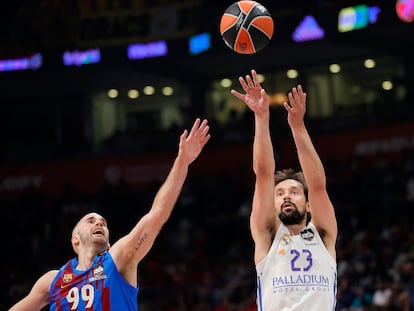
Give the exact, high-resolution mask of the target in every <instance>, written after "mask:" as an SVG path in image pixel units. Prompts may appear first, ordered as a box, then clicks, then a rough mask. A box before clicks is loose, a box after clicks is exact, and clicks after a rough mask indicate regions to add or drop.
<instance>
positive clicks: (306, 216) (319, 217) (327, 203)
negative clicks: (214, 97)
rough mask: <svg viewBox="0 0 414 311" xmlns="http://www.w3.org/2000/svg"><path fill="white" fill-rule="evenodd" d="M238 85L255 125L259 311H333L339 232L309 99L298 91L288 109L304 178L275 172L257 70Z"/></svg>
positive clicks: (253, 213) (252, 225)
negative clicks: (308, 123)
mask: <svg viewBox="0 0 414 311" xmlns="http://www.w3.org/2000/svg"><path fill="white" fill-rule="evenodd" d="M239 81H240V84H241V87H242V88H243V90H244V91H245V94H242V93H239V92H238V91H235V90H232V91H231V93H232V94H233V95H234V96H235V97H237V98H239V99H241V100H242V101H244V103H245V104H246V105H247V106H248V107H249V108H250V109H251V110H252V111H253V113H254V119H255V133H254V134H255V135H254V142H253V170H254V173H255V176H256V180H255V191H254V195H253V203H252V204H253V206H252V211H251V216H250V229H251V234H252V238H253V240H254V244H255V250H254V261H255V265H256V271H257V307H258V311H299V310H300V311H303V310H306V311H333V310H335V305H336V280H337V272H336V271H337V267H336V239H337V233H338V229H337V221H336V216H335V211H334V208H333V205H332V203H331V200H330V198H329V195H328V193H327V191H326V176H325V171H324V168H323V165H322V162H321V160H320V158H319V156H318V154H317V152H316V150H315V148H314V146H313V144H312V141H311V138H310V136H309V133H308V131H307V129H306V127H305V123H304V115H305V112H306V93H304V91H303V90H302V87H301V86H300V85H298V86H297V87H294V88H292V90H291V92H289V94H288V99H289V103H287V102H285V103H284V108H285V109H286V111H287V121H288V124H289V126H290V129H291V132H292V134H293V139H294V142H295V145H296V149H297V155H298V158H299V164H300V166H301V170H302V171H294V170H292V169H284V170H282V171H277V172H275V169H276V164H275V159H274V154H273V146H272V141H271V134H270V128H269V122H270V121H269V120H270V108H269V101H270V100H269V96H268V94H267V93H266V91H265V90H264V89H263V88H262V87H261V85H260V83H259V80H258V77H257V74H256V72H255V71H254V70H252V71H251V75H246V77H245V78H243V77H240V78H239Z"/></svg>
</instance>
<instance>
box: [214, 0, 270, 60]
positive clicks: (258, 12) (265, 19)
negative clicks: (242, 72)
mask: <svg viewBox="0 0 414 311" xmlns="http://www.w3.org/2000/svg"><path fill="white" fill-rule="evenodd" d="M273 29H274V24H273V19H272V16H271V15H270V13H269V11H268V10H267V9H266V8H265V7H264V6H263V5H261V4H260V3H258V2H256V1H247V0H242V1H238V2H235V3H233V4H232V5H230V6H229V7H228V8H227V9H226V11H225V12H224V14H223V16H222V17H221V22H220V33H221V36H222V38H223V40H224V42H225V43H226V45H227V46H228V47H229V48H230V49H232V50H233V51H235V52H237V53H240V54H254V53H256V52H258V51H260V50H261V49H263V48H264V47H265V46H266V45H267V44H268V43H269V41H270V39H272V36H273Z"/></svg>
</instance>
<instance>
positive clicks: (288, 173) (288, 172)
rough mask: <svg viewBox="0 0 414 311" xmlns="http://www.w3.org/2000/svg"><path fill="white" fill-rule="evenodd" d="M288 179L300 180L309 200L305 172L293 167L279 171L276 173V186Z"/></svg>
mask: <svg viewBox="0 0 414 311" xmlns="http://www.w3.org/2000/svg"><path fill="white" fill-rule="evenodd" d="M286 179H294V180H296V181H298V182H300V183H301V184H302V186H303V191H304V193H305V197H306V200H308V185H307V184H306V180H305V176H304V175H303V172H301V171H297V170H294V169H292V168H287V169H284V170H280V171H277V172H276V173H275V186H276V185H277V184H278V183H280V182H282V181H284V180H286Z"/></svg>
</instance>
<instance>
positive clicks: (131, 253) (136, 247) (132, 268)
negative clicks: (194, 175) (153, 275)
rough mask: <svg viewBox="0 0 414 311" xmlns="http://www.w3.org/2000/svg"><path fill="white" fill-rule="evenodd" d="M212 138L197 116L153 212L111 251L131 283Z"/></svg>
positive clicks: (182, 141) (144, 217) (207, 126)
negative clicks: (192, 167)
mask: <svg viewBox="0 0 414 311" xmlns="http://www.w3.org/2000/svg"><path fill="white" fill-rule="evenodd" d="M209 139H210V134H209V125H208V122H207V120H203V121H201V120H200V119H196V120H195V122H194V124H193V126H192V128H191V131H190V132H188V131H187V130H185V131H184V132H183V133H182V134H181V136H180V141H179V148H178V154H177V156H176V158H175V160H174V163H173V165H172V168H171V170H170V172H169V174H168V176H167V178H166V180H165V182H164V183H163V185H162V186H161V187H160V189H159V190H158V192H157V194H156V196H155V198H154V201H153V203H152V206H151V209H150V211H149V212H148V213H147V214H146V215H144V216H143V217H142V218H141V219H140V220H139V221H138V223H137V225H136V226H135V227H134V228H133V229H132V230H131V232H130V233H129V234H128V235H126V236H125V237H123V238H121V239H120V240H119V241H118V242H116V243H115V244H114V245H113V246H112V247H111V249H110V253H111V255H112V257H113V258H114V260H115V263H116V264H117V267H118V269H119V270H120V272H121V274H122V275H123V276H124V277H125V278H126V279H127V281H129V282H130V283H131V284H136V267H137V264H138V263H139V261H140V260H141V259H142V258H143V257H144V256H145V255H146V254H147V253H148V251H149V250H150V249H151V247H152V245H153V243H154V241H155V239H156V237H157V235H158V233H159V231H160V230H161V228H162V226H163V225H164V223H165V222H166V221H167V220H168V218H169V217H170V214H171V212H172V210H173V207H174V205H175V204H176V202H177V199H178V197H179V195H180V192H181V190H182V187H183V185H184V182H185V180H186V178H187V173H188V167H189V165H190V164H191V163H192V162H193V161H194V160H195V159H197V158H198V156H199V155H200V153H201V151H202V149H203V148H204V146H205V145H206V143H207V142H208V141H209Z"/></svg>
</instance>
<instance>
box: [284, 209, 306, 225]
mask: <svg viewBox="0 0 414 311" xmlns="http://www.w3.org/2000/svg"><path fill="white" fill-rule="evenodd" d="M305 217H306V212H303V213H300V212H299V211H298V209H297V207H296V206H295V210H294V211H293V212H291V213H290V214H286V213H284V212H280V214H279V219H280V220H281V221H282V223H283V224H284V225H288V226H289V225H298V224H300V223H302V221H303V220H304V219H305Z"/></svg>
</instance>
